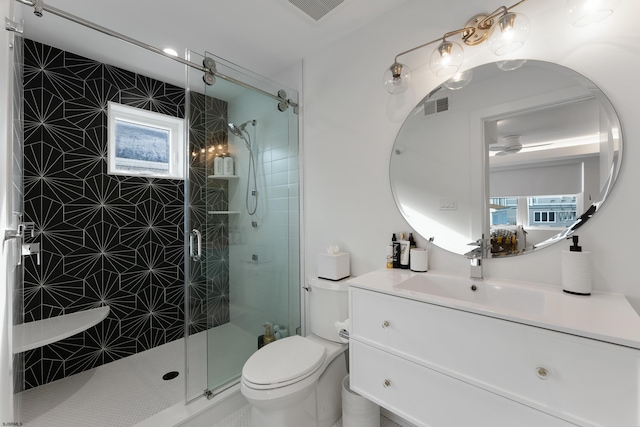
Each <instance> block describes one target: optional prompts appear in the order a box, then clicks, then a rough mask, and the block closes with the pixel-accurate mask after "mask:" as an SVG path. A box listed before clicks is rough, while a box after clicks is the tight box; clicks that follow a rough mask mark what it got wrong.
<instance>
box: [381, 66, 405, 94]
mask: <svg viewBox="0 0 640 427" xmlns="http://www.w3.org/2000/svg"><path fill="white" fill-rule="evenodd" d="M409 80H411V70H410V69H409V67H407V66H406V65H404V64H400V63H399V62H394V63H393V65H391V66H390V67H389V68H387V69H386V70H385V72H384V76H383V82H384V87H385V89H387V92H389V93H391V94H394V93H402V92H404V91H405V90H407V88H408V87H409Z"/></svg>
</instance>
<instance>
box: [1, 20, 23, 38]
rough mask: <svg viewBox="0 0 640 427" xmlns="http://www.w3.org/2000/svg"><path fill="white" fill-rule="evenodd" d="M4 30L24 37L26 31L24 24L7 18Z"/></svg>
mask: <svg viewBox="0 0 640 427" xmlns="http://www.w3.org/2000/svg"><path fill="white" fill-rule="evenodd" d="M4 29H5V30H7V31H11V32H12V33H16V34H20V35H22V33H23V31H24V26H23V24H22V22H16V21H13V20H11V19H9V18H7V17H6V16H5V18H4Z"/></svg>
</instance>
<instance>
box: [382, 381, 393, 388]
mask: <svg viewBox="0 0 640 427" xmlns="http://www.w3.org/2000/svg"><path fill="white" fill-rule="evenodd" d="M382 386H383V387H384V388H387V387H389V386H391V381H390V380H384V383H383V384H382Z"/></svg>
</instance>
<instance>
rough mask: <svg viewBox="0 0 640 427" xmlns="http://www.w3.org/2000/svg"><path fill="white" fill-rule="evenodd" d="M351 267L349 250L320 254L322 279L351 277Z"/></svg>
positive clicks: (319, 275) (319, 274)
mask: <svg viewBox="0 0 640 427" xmlns="http://www.w3.org/2000/svg"><path fill="white" fill-rule="evenodd" d="M350 269H351V267H350V265H349V254H348V253H347V252H338V253H335V254H318V277H319V278H320V279H328V280H342V279H344V278H346V277H349V275H350V273H349V270H350Z"/></svg>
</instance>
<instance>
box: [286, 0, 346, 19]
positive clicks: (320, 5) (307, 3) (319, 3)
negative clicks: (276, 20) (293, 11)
mask: <svg viewBox="0 0 640 427" xmlns="http://www.w3.org/2000/svg"><path fill="white" fill-rule="evenodd" d="M343 1H344V0H289V3H291V4H293V5H294V6H296V7H297V8H298V9H300V10H301V11H303V12H304V13H306V14H307V15H309V16H310V17H312V18H313V19H315V20H316V21H318V20H319V19H320V18H322V17H323V16H324V15H326V14H327V13H329V12H331V11H332V10H333V9H335V8H336V7H338V5H340V3H342V2H343Z"/></svg>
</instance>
